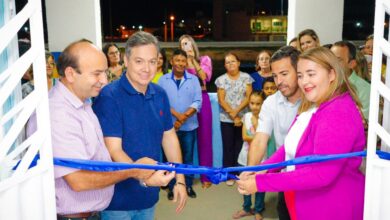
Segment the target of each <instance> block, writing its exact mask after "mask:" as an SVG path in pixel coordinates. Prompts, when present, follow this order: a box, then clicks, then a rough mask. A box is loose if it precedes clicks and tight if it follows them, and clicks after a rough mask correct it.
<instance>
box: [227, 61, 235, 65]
mask: <svg viewBox="0 0 390 220" xmlns="http://www.w3.org/2000/svg"><path fill="white" fill-rule="evenodd" d="M235 63H237V60H232V61H226V62H225V65H229V64H235Z"/></svg>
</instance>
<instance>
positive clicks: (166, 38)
mask: <svg viewBox="0 0 390 220" xmlns="http://www.w3.org/2000/svg"><path fill="white" fill-rule="evenodd" d="M163 25H164V42H167V41H168V27H167V22H165V21H163Z"/></svg>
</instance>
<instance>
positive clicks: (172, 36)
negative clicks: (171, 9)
mask: <svg viewBox="0 0 390 220" xmlns="http://www.w3.org/2000/svg"><path fill="white" fill-rule="evenodd" d="M169 20H171V41H173V39H174V33H173V22H174V21H175V16H173V15H171V16H170V17H169Z"/></svg>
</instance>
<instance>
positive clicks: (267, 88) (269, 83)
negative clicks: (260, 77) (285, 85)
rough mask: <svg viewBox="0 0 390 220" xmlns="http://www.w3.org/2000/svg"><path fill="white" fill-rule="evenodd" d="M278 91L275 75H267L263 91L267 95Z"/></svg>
mask: <svg viewBox="0 0 390 220" xmlns="http://www.w3.org/2000/svg"><path fill="white" fill-rule="evenodd" d="M276 91H278V87H276V84H275V81H274V78H273V77H266V78H265V79H264V82H263V93H264V95H265V97H268V96H270V95H273V94H275V92H276Z"/></svg>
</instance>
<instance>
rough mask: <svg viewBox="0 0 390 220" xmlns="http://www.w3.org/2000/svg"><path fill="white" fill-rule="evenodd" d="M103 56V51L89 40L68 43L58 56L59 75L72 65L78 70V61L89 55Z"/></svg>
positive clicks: (63, 73) (62, 74) (63, 74)
mask: <svg viewBox="0 0 390 220" xmlns="http://www.w3.org/2000/svg"><path fill="white" fill-rule="evenodd" d="M102 55H103V56H104V53H103V52H102V51H101V50H100V49H99V48H97V47H96V46H95V45H93V44H92V42H91V41H89V40H85V39H83V40H79V41H76V42H73V43H71V44H69V45H68V46H67V47H66V48H65V49H64V51H62V53H61V55H60V56H59V58H58V64H57V68H58V73H59V75H60V76H62V77H64V76H65V70H66V68H68V67H72V68H73V69H75V70H79V68H80V63H81V62H82V61H83V60H84V58H87V57H89V56H97V57H100V56H102Z"/></svg>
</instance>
